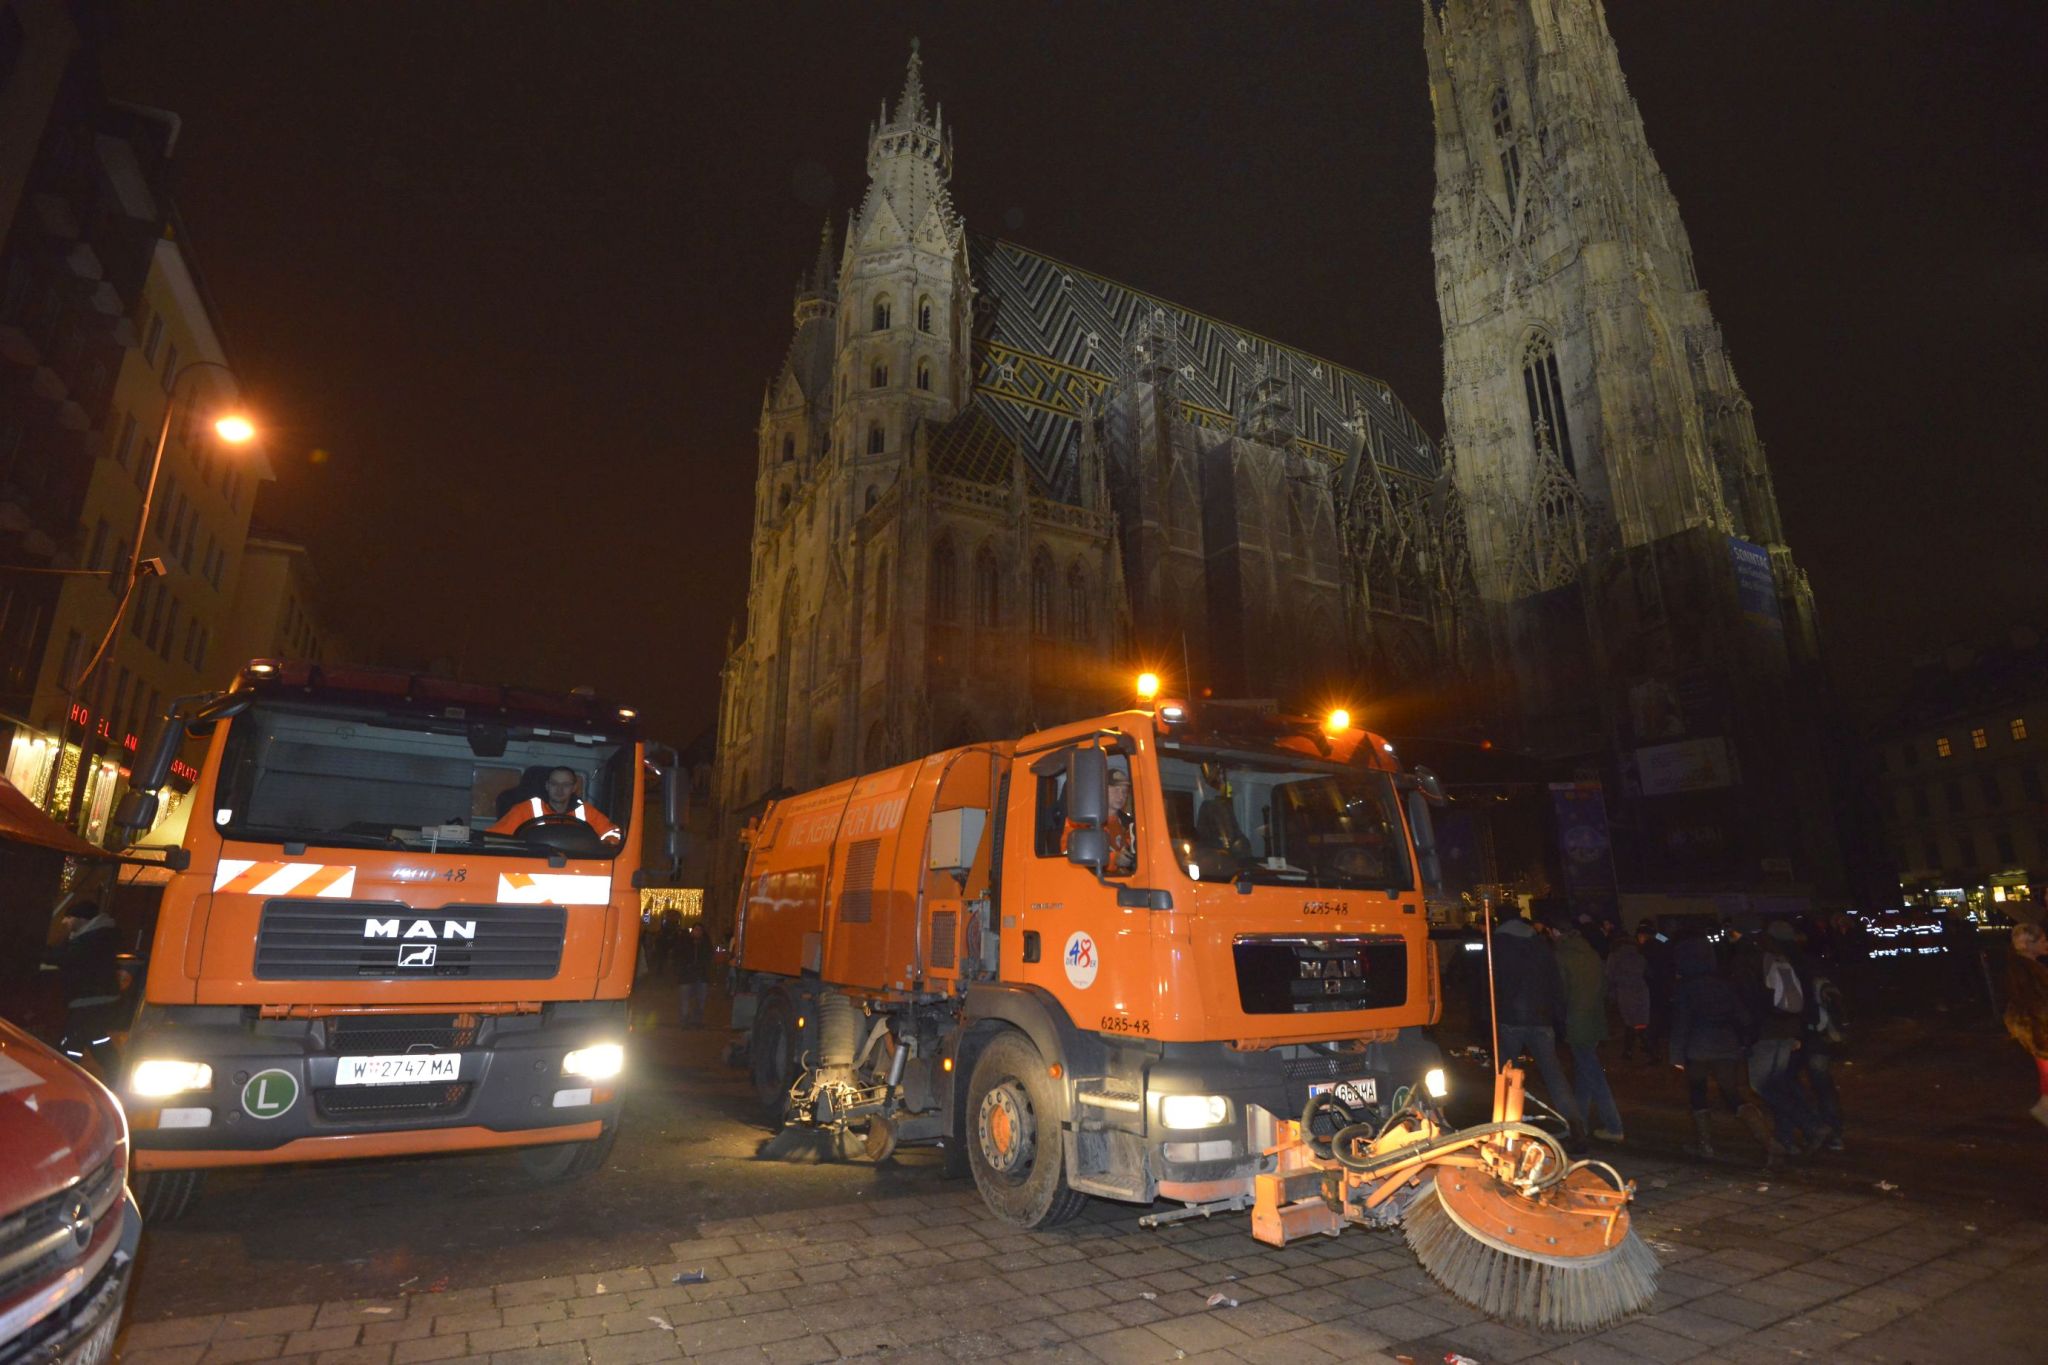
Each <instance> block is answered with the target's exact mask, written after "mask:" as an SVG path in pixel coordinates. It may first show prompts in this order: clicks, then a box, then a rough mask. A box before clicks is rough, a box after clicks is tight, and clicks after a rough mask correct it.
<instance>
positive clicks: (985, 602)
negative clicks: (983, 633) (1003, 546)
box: [974, 545, 1003, 630]
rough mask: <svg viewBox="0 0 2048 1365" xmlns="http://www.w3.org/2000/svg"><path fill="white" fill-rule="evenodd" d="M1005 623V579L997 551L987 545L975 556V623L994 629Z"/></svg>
mask: <svg viewBox="0 0 2048 1365" xmlns="http://www.w3.org/2000/svg"><path fill="white" fill-rule="evenodd" d="M1002 623H1003V579H1002V572H1001V570H999V569H998V568H997V567H996V552H995V551H994V550H991V549H989V548H988V547H987V546H986V545H984V546H983V547H982V548H981V553H979V554H977V555H976V556H975V557H974V624H975V625H977V626H980V627H981V628H982V629H983V630H994V629H995V628H996V627H998V626H1000V625H1001V624H1002Z"/></svg>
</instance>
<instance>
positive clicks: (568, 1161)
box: [519, 1119, 619, 1184]
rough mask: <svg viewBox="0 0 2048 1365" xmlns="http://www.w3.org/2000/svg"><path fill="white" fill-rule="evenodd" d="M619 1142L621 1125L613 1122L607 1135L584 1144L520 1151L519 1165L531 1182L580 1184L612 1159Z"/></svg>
mask: <svg viewBox="0 0 2048 1365" xmlns="http://www.w3.org/2000/svg"><path fill="white" fill-rule="evenodd" d="M618 1140H619V1121H618V1120H617V1119H613V1120H612V1121H611V1122H610V1123H608V1124H606V1125H605V1126H604V1131H603V1132H602V1133H599V1134H598V1135H597V1136H596V1137H594V1138H591V1139H589V1140H588V1141H585V1142H556V1143H551V1144H550V1145H548V1146H546V1147H521V1148H520V1149H519V1164H520V1166H521V1167H522V1168H523V1169H524V1170H525V1171H526V1174H527V1176H528V1177H529V1178H531V1179H533V1180H537V1181H540V1182H542V1183H544V1184H554V1183H556V1182H558V1181H564V1180H581V1179H582V1178H583V1177H584V1176H586V1175H589V1174H590V1173H591V1172H592V1171H595V1170H599V1169H601V1168H602V1167H603V1166H604V1163H605V1162H606V1161H608V1160H610V1159H611V1154H612V1146H613V1144H614V1143H616V1142H617V1141H618Z"/></svg>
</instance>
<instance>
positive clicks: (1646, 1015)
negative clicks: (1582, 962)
mask: <svg viewBox="0 0 2048 1365" xmlns="http://www.w3.org/2000/svg"><path fill="white" fill-rule="evenodd" d="M1612 942H1613V946H1612V947H1611V948H1609V949H1608V951H1607V993H1608V994H1609V995H1611V996H1613V997H1614V1008H1615V1010H1616V1012H1618V1013H1619V1014H1620V1015H1621V1026H1622V1034H1621V1059H1622V1060H1623V1061H1627V1060H1628V1059H1629V1058H1630V1057H1632V1056H1634V1055H1635V1051H1636V1049H1637V1048H1641V1049H1642V1050H1643V1056H1644V1057H1645V1058H1646V1059H1647V1060H1650V1061H1655V1060H1656V1057H1655V1054H1653V1053H1652V1052H1651V1051H1650V1045H1649V1041H1648V1038H1647V1034H1648V1032H1649V1028H1650V983H1649V982H1648V981H1647V980H1645V979H1644V976H1643V973H1644V972H1645V971H1646V970H1648V964H1647V963H1646V962H1644V960H1643V950H1642V949H1641V948H1638V947H1637V946H1636V941H1635V940H1634V939H1632V938H1626V937H1618V938H1615V939H1613V940H1612Z"/></svg>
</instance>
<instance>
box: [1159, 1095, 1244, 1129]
mask: <svg viewBox="0 0 2048 1365" xmlns="http://www.w3.org/2000/svg"><path fill="white" fill-rule="evenodd" d="M1229 1117H1230V1102H1229V1101H1228V1100H1225V1099H1224V1098H1223V1097H1222V1096H1221V1095H1168V1096H1167V1097H1166V1098H1165V1099H1163V1100H1161V1101H1159V1121H1160V1122H1161V1123H1163V1124H1165V1125H1166V1126H1167V1127H1168V1128H1214V1127H1215V1126H1216V1125H1218V1124H1220V1123H1222V1122H1223V1120H1225V1119H1227V1118H1229Z"/></svg>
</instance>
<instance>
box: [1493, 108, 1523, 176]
mask: <svg viewBox="0 0 2048 1365" xmlns="http://www.w3.org/2000/svg"><path fill="white" fill-rule="evenodd" d="M1493 140H1494V141H1495V142H1496V143H1497V144H1499V146H1500V176H1501V180H1502V181H1503V182H1505V183H1506V185H1507V187H1508V203H1510V204H1513V203H1514V202H1515V196H1517V195H1518V194H1520V193H1521V191H1522V153H1521V149H1520V148H1518V147H1516V146H1515V116H1514V114H1513V112H1512V111H1510V110H1509V108H1508V92H1507V90H1506V89H1505V88H1499V89H1496V90H1495V91H1494V92H1493Z"/></svg>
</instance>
